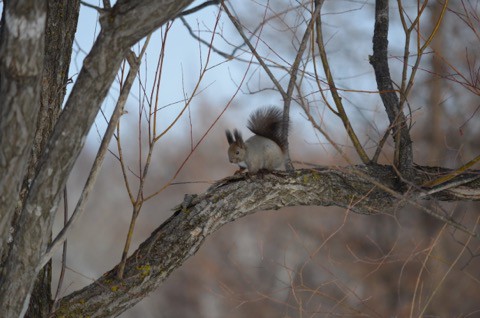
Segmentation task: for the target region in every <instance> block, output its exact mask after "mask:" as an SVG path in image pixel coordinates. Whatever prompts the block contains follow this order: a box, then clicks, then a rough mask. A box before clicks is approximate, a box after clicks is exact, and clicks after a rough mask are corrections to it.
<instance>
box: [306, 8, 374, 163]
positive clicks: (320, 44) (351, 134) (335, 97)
mask: <svg viewBox="0 0 480 318" xmlns="http://www.w3.org/2000/svg"><path fill="white" fill-rule="evenodd" d="M322 5H323V0H316V1H315V6H316V7H317V8H319V7H321V6H322ZM316 32H317V38H316V40H317V46H318V50H319V53H320V58H321V60H322V65H323V69H324V71H325V76H326V78H327V81H328V86H329V87H330V94H331V95H332V98H333V100H334V102H335V106H336V107H337V110H338V116H339V117H340V119H341V120H342V123H343V125H344V127H345V130H346V131H347V134H348V136H349V137H350V140H351V141H352V144H353V146H354V148H355V150H356V151H357V153H358V155H359V157H360V159H361V160H362V162H363V163H364V164H368V163H369V162H370V159H369V158H368V155H367V153H366V152H365V149H363V147H362V145H361V143H360V140H359V139H358V137H357V134H356V133H355V131H354V130H353V127H352V124H351V123H350V120H349V118H348V115H347V113H346V112H345V109H344V107H343V103H342V99H341V97H340V95H339V94H338V91H337V88H336V85H335V81H334V79H333V75H332V72H331V70H330V65H329V63H328V57H327V52H326V50H325V44H324V41H323V31H322V18H321V15H320V14H319V15H318V16H317V17H316Z"/></svg>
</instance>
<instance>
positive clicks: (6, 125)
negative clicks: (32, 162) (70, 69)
mask: <svg viewBox="0 0 480 318" xmlns="http://www.w3.org/2000/svg"><path fill="white" fill-rule="evenodd" d="M46 19H47V5H46V1H36V0H34V1H31V0H22V1H8V2H5V3H4V8H3V17H2V23H3V26H2V28H1V34H0V252H1V253H3V252H4V251H5V250H7V241H8V240H9V235H11V233H10V224H11V222H12V219H13V215H14V211H15V208H16V206H17V205H16V202H17V200H18V194H19V192H20V187H21V184H22V182H23V176H24V173H25V171H26V168H27V161H28V158H29V156H30V149H31V147H32V143H33V136H34V133H35V125H34V124H32V123H35V122H36V120H37V114H38V108H39V105H40V103H39V101H40V80H41V76H42V70H43V60H44V55H43V51H44V43H45V22H46ZM1 253H0V254H1ZM0 284H1V281H0ZM0 308H1V307H0Z"/></svg>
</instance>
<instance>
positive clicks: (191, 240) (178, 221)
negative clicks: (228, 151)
mask: <svg viewBox="0 0 480 318" xmlns="http://www.w3.org/2000/svg"><path fill="white" fill-rule="evenodd" d="M438 172H442V173H446V172H448V171H446V170H441V169H438V168H427V167H424V168H422V169H419V170H418V171H417V173H416V177H415V182H417V183H418V184H421V183H424V182H426V181H428V180H429V179H430V178H432V177H433V176H434V174H435V173H438ZM474 173H475V172H473V173H472V174H471V175H467V177H473V176H475V174H474ZM477 173H478V171H477ZM365 176H367V177H368V178H365ZM371 180H375V181H377V182H378V183H379V184H381V185H383V186H386V187H388V188H390V189H391V190H393V191H400V190H401V189H398V188H395V187H396V186H397V185H398V182H397V175H396V173H395V171H394V169H393V168H392V167H390V166H377V165H376V166H359V167H350V168H343V169H327V168H323V169H308V170H307V169H305V170H296V171H294V172H293V173H291V174H289V173H282V172H278V173H274V174H268V175H263V176H255V175H254V176H250V177H244V176H234V177H230V178H227V179H224V180H221V181H219V182H217V183H216V184H214V185H213V186H211V187H210V188H209V189H208V190H207V191H206V192H205V193H203V194H201V195H199V196H194V195H192V196H187V197H186V198H185V200H184V202H183V203H182V204H180V205H179V206H178V207H177V208H176V210H175V213H174V214H173V215H172V216H171V217H170V218H169V219H168V220H167V221H166V222H164V223H163V224H162V225H161V226H160V227H159V228H157V229H156V230H155V231H154V232H153V233H152V234H151V236H150V237H149V238H148V239H147V240H145V241H144V242H143V243H142V244H141V245H140V246H139V248H138V249H137V250H136V251H135V252H134V253H133V255H132V256H130V257H129V258H128V260H127V264H126V267H125V273H124V278H123V280H119V279H117V276H116V270H117V267H115V268H113V269H112V270H110V271H109V272H107V273H105V274H104V275H102V276H101V277H100V278H99V279H98V280H97V281H95V282H94V283H92V284H91V285H89V286H86V287H85V288H83V289H82V290H79V291H76V292H74V293H72V294H70V295H68V296H66V297H64V298H63V299H62V300H61V303H60V307H59V309H58V311H56V312H55V317H87V316H88V317H110V316H116V315H118V314H120V313H122V312H123V311H125V310H126V309H128V308H130V307H132V306H133V305H135V304H136V303H137V302H138V301H140V300H141V299H142V298H143V297H145V296H146V295H147V294H148V293H149V292H151V291H152V290H154V289H155V288H156V287H157V286H158V285H159V284H160V283H161V282H163V281H164V280H165V279H166V278H167V277H168V276H169V275H170V273H172V272H173V271H174V270H175V269H177V268H179V267H180V266H181V265H182V264H183V263H184V262H185V260H187V259H188V258H189V257H191V256H193V255H194V254H195V253H196V252H197V251H198V249H199V248H200V246H201V245H202V244H203V242H204V241H205V239H206V238H207V237H208V236H209V235H210V234H212V233H213V232H215V231H216V230H217V229H219V228H220V227H221V226H223V225H224V224H226V223H229V222H232V221H235V220H236V219H238V218H241V217H244V216H246V215H249V214H252V213H254V212H257V211H260V210H277V209H280V208H282V207H287V206H298V205H312V206H331V205H336V206H341V207H345V208H347V209H349V210H350V211H352V212H356V213H366V214H378V213H393V212H394V211H395V210H396V209H398V208H399V206H402V205H403V204H404V202H406V201H405V200H403V199H401V200H399V199H398V198H396V197H394V196H392V195H391V194H390V193H387V192H385V191H384V190H382V189H380V188H379V187H378V186H377V185H375V184H373V183H372V182H371ZM462 187H463V189H462V191H461V192H463V193H466V192H469V193H470V194H473V193H475V195H472V196H471V197H470V198H471V199H474V200H480V180H478V179H477V180H475V181H473V182H470V183H468V184H464V185H462ZM457 190H458V189H457ZM403 195H407V194H403ZM410 195H411V196H412V197H415V194H414V193H411V194H410ZM405 198H406V197H405ZM435 198H438V199H442V200H458V199H462V200H463V199H464V198H463V197H461V196H459V195H458V192H456V191H454V190H453V189H450V190H446V191H444V192H439V193H438V194H436V195H435ZM402 201H403V203H402Z"/></svg>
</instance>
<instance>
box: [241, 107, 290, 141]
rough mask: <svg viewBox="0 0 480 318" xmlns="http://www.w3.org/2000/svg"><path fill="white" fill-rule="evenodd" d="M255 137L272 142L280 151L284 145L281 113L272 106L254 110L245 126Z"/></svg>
mask: <svg viewBox="0 0 480 318" xmlns="http://www.w3.org/2000/svg"><path fill="white" fill-rule="evenodd" d="M247 127H248V129H250V130H251V131H252V132H253V133H254V134H255V135H259V136H262V137H265V138H268V139H271V140H273V141H274V142H275V143H276V144H277V145H279V146H280V148H281V149H282V150H285V144H284V143H283V141H282V127H283V111H282V110H281V109H278V108H277V107H274V106H269V107H264V108H260V109H258V110H256V111H255V112H253V113H252V114H251V115H250V118H249V119H248V124H247Z"/></svg>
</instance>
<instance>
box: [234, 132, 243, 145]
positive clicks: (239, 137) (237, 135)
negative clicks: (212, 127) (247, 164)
mask: <svg viewBox="0 0 480 318" xmlns="http://www.w3.org/2000/svg"><path fill="white" fill-rule="evenodd" d="M233 136H235V142H237V143H238V144H240V145H241V144H243V138H242V134H241V133H240V132H239V131H238V130H236V129H235V130H234V131H233Z"/></svg>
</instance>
